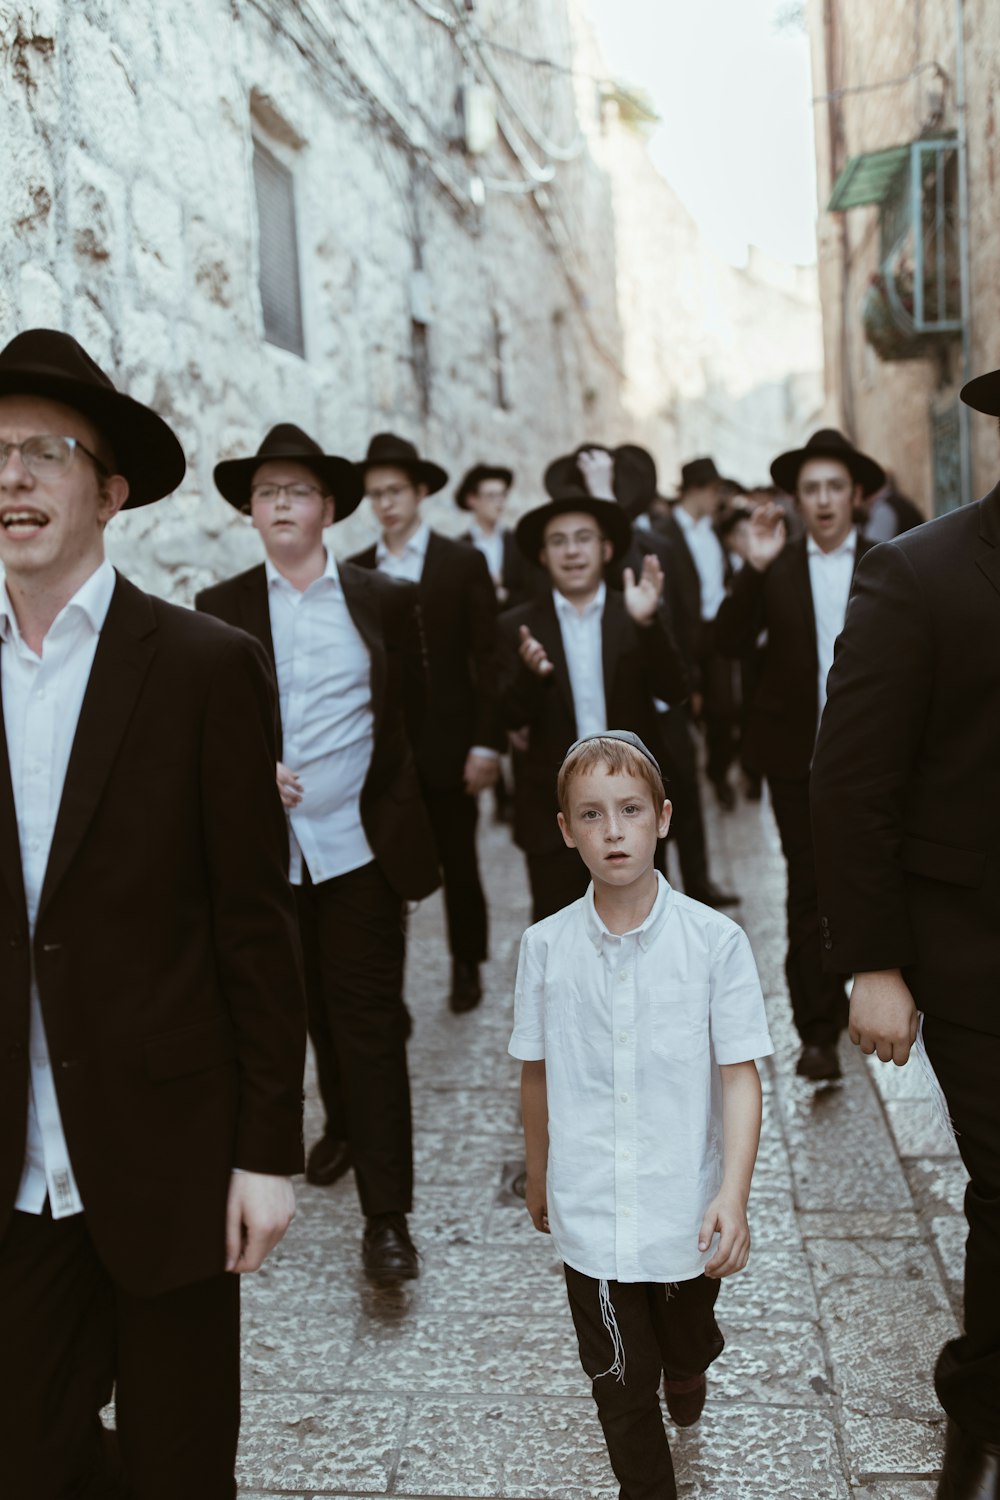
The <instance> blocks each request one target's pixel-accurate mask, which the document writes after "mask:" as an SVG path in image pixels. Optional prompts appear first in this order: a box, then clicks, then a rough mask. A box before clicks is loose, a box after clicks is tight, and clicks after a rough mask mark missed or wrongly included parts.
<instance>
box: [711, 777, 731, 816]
mask: <svg viewBox="0 0 1000 1500" xmlns="http://www.w3.org/2000/svg"><path fill="white" fill-rule="evenodd" d="M712 785H713V786H714V787H715V795H716V797H717V798H718V799H719V806H720V807H721V808H722V811H723V812H732V810H733V808H734V807H735V806H736V793H735V791H734V790H733V788H732V786H731V785H730V783H729V782H728V781H713V782H712Z"/></svg>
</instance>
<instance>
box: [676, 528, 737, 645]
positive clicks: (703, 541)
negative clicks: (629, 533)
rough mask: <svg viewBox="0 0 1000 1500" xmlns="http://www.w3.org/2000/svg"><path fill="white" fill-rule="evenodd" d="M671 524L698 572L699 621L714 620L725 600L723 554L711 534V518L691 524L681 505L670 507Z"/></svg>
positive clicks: (714, 536)
mask: <svg viewBox="0 0 1000 1500" xmlns="http://www.w3.org/2000/svg"><path fill="white" fill-rule="evenodd" d="M674 520H675V521H676V522H677V524H678V526H679V527H680V528H681V531H682V532H683V533H684V540H685V541H686V542H687V544H688V550H689V551H690V553H691V556H692V558H693V559H694V565H695V567H696V568H697V569H698V581H699V582H700V584H701V618H702V619H703V620H714V619H715V617H716V615H717V614H718V613H719V609H720V607H721V605H722V601H723V599H724V598H725V597H726V554H725V552H724V550H723V547H722V543H721V542H720V541H719V538H718V537H717V536H716V534H715V527H714V526H713V525H712V518H711V516H702V517H700V519H699V520H697V521H696V520H695V518H694V516H692V515H690V514H689V513H688V511H686V510H685V509H684V507H683V505H675V506H674Z"/></svg>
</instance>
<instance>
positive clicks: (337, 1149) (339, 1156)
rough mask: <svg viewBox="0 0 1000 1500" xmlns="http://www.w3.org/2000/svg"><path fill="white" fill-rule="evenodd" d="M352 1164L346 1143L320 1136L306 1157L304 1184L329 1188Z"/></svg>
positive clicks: (330, 1136)
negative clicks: (308, 1183) (309, 1183)
mask: <svg viewBox="0 0 1000 1500" xmlns="http://www.w3.org/2000/svg"><path fill="white" fill-rule="evenodd" d="M352 1165H353V1162H352V1160H351V1148H350V1146H349V1145H348V1144H347V1142H346V1141H338V1140H336V1139H335V1138H334V1137H333V1136H332V1135H321V1136H320V1138H319V1140H318V1141H317V1142H316V1144H315V1145H314V1146H313V1148H312V1150H311V1151H310V1152H309V1155H308V1156H307V1157H306V1182H311V1183H313V1184H314V1185H315V1186H316V1187H329V1186H330V1184H331V1183H333V1182H336V1181H337V1179H338V1178H339V1177H343V1175H344V1173H345V1172H349V1171H350V1170H351V1167H352Z"/></svg>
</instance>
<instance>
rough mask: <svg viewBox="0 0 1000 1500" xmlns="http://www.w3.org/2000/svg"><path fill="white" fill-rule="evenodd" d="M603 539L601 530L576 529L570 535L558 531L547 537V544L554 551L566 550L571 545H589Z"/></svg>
mask: <svg viewBox="0 0 1000 1500" xmlns="http://www.w3.org/2000/svg"><path fill="white" fill-rule="evenodd" d="M601 540H602V537H601V533H600V532H599V531H589V530H588V531H574V532H572V533H571V534H570V535H567V534H566V533H565V532H562V531H556V532H554V533H551V534H550V535H549V536H547V537H546V538H545V546H546V547H548V548H549V550H550V551H552V552H565V551H567V549H568V548H570V547H587V546H589V545H590V543H591V542H599V541H601Z"/></svg>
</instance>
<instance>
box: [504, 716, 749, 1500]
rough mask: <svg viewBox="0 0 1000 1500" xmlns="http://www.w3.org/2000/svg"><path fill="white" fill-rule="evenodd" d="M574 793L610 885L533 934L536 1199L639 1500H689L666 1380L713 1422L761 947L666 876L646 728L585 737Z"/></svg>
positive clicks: (572, 822) (530, 1012)
mask: <svg viewBox="0 0 1000 1500" xmlns="http://www.w3.org/2000/svg"><path fill="white" fill-rule="evenodd" d="M558 798H559V806H560V809H561V811H560V813H559V826H560V828H561V830H562V834H563V837H564V839H565V840H566V843H567V844H568V845H569V846H570V847H571V848H575V849H576V850H577V851H578V853H579V854H580V856H581V858H582V859H583V861H584V864H585V865H586V866H587V868H588V870H589V871H590V874H591V879H592V884H591V886H590V888H589V890H588V892H587V894H586V895H585V896H583V897H582V898H581V899H580V900H579V901H575V902H573V904H572V905H570V906H567V907H566V908H564V910H562V911H560V912H556V913H555V914H554V915H553V916H550V917H546V918H545V920H544V921H542V922H538V923H536V924H535V926H533V927H529V928H528V930H527V932H526V933H525V934H524V938H523V939H522V942H521V954H520V959H519V963H518V972H517V987H516V995H515V1022H514V1032H513V1035H512V1037H511V1041H510V1048H509V1050H510V1052H511V1054H512V1055H513V1056H514V1057H518V1058H520V1059H521V1060H522V1061H523V1064H524V1067H523V1071H522V1082H521V1102H522V1111H523V1118H524V1135H525V1151H526V1163H527V1207H528V1212H529V1213H530V1215H531V1218H532V1221H533V1223H534V1225H535V1227H536V1229H539V1230H541V1231H542V1232H543V1233H551V1234H552V1236H553V1238H554V1239H555V1243H556V1248H557V1250H558V1251H559V1254H560V1256H561V1257H562V1259H563V1261H564V1262H565V1272H566V1286H567V1291H568V1294H569V1303H570V1310H571V1312H572V1315H573V1322H574V1324H575V1326H576V1332H577V1338H578V1340H579V1346H580V1359H581V1362H582V1364H583V1367H584V1369H585V1370H586V1372H587V1374H588V1375H589V1376H590V1377H591V1379H592V1381H593V1393H594V1399H595V1401H596V1402H597V1408H598V1415H599V1417H600V1420H601V1425H602V1427H603V1429H604V1435H605V1439H606V1441H607V1445H608V1455H609V1457H610V1460H611V1466H612V1468H613V1469H614V1472H615V1474H616V1476H617V1478H618V1480H619V1482H620V1484H621V1491H620V1495H621V1500H675V1497H676V1493H677V1492H676V1488H675V1485H674V1475H673V1465H672V1463H671V1459H670V1448H669V1445H668V1443H667V1438H666V1433H665V1431H664V1426H663V1420H662V1417H661V1413H660V1405H659V1383H660V1376H661V1374H663V1375H665V1392H666V1399H667V1409H668V1410H669V1412H670V1414H671V1416H672V1417H673V1419H674V1421H675V1423H676V1424H677V1425H678V1426H690V1425H691V1424H692V1423H693V1422H696V1421H697V1420H698V1417H699V1416H700V1415H701V1410H702V1406H703V1405H704V1400H705V1370H706V1369H707V1368H708V1366H709V1365H710V1364H711V1362H712V1361H713V1360H714V1359H716V1358H717V1357H718V1355H719V1354H720V1353H721V1352H722V1348H723V1342H724V1341H723V1337H722V1334H721V1333H720V1332H719V1328H718V1326H717V1324H716V1321H715V1315H714V1311H713V1309H714V1305H715V1300H716V1297H717V1296H718V1292H719V1282H720V1280H721V1278H722V1277H723V1276H729V1275H731V1274H732V1273H733V1272H735V1271H741V1270H742V1269H743V1267H744V1266H745V1265H746V1263H747V1259H748V1256H749V1252H750V1231H749V1228H748V1225H747V1214H746V1206H747V1199H748V1196H749V1192H750V1179H751V1175H752V1173H753V1166H754V1161H755V1159H756V1155H757V1144H758V1139H759V1135H760V1119H761V1089H760V1079H759V1077H758V1074H757V1067H756V1063H755V1062H754V1059H755V1058H758V1057H765V1056H768V1055H769V1054H770V1053H771V1052H772V1051H773V1048H772V1046H771V1039H770V1036H769V1034H768V1029H767V1019H766V1016H765V1013H764V1002H763V997H762V995H761V989H760V981H759V980H758V977H757V970H756V966H755V964H754V960H753V955H752V953H751V951H750V944H749V941H748V940H747V937H746V934H745V933H744V932H743V931H742V929H741V928H740V927H738V926H737V925H736V924H735V923H734V922H731V921H730V920H729V918H728V917H724V916H722V915H721V914H720V913H719V912H717V911H714V910H713V909H712V908H711V907H707V906H702V905H701V904H700V903H699V902H697V901H692V900H690V899H689V898H688V897H686V896H682V895H680V894H678V893H677V892H676V891H674V890H672V889H671V887H670V886H669V885H668V884H667V882H666V881H665V880H664V878H663V876H662V875H660V874H659V873H658V872H657V871H656V869H655V868H654V866H653V854H654V852H655V849H656V841H657V839H658V838H663V837H664V836H665V835H666V831H667V827H668V825H669V822H670V811H671V808H670V803H669V802H668V801H666V799H665V796H664V789H663V780H662V777H661V774H660V768H659V766H658V765H657V763H656V761H655V759H654V758H653V756H652V755H651V754H650V752H649V751H648V750H647V748H646V746H645V745H644V744H643V743H642V741H641V740H640V739H639V738H638V736H637V735H634V734H632V733H631V732H629V731H627V730H608V731H606V732H605V733H604V734H597V735H590V736H587V737H586V738H585V739H582V740H578V741H577V742H576V744H575V745H573V746H572V747H571V748H570V750H569V751H568V752H567V755H566V758H565V760H564V761H563V764H562V769H561V770H560V773H559V784H558Z"/></svg>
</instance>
